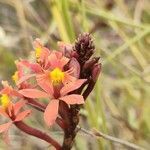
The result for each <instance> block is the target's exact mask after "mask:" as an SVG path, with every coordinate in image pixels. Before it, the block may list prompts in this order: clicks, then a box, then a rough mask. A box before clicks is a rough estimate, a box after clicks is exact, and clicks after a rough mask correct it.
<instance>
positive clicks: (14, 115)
mask: <svg viewBox="0 0 150 150" xmlns="http://www.w3.org/2000/svg"><path fill="white" fill-rule="evenodd" d="M0 102H1V106H0V115H2V116H4V117H6V118H7V119H10V120H11V121H10V122H7V123H4V124H2V125H0V133H3V132H4V133H6V132H7V131H8V129H9V128H10V126H11V125H12V124H13V123H15V122H19V121H21V120H23V119H24V118H25V117H27V116H28V115H29V114H30V113H31V111H30V110H25V111H22V112H20V110H21V108H22V107H23V106H24V105H25V104H26V102H25V101H22V100H20V101H18V102H16V103H15V104H13V103H12V101H11V100H10V92H9V91H7V92H6V90H2V91H1V97H0Z"/></svg>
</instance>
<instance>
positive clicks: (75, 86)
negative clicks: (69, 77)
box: [60, 79, 86, 95]
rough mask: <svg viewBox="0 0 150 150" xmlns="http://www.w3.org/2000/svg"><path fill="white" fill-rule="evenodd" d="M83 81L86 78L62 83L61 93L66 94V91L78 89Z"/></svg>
mask: <svg viewBox="0 0 150 150" xmlns="http://www.w3.org/2000/svg"><path fill="white" fill-rule="evenodd" d="M85 81H86V79H79V80H76V81H74V82H70V83H68V84H66V85H64V87H63V88H62V89H61V91H60V93H61V95H66V94H67V93H69V92H71V91H74V90H76V89H78V88H79V87H80V86H81V85H82V84H83V83H84V82H85Z"/></svg>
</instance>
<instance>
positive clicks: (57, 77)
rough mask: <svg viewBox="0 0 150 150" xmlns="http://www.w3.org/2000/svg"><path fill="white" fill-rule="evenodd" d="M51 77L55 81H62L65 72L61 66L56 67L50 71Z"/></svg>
mask: <svg viewBox="0 0 150 150" xmlns="http://www.w3.org/2000/svg"><path fill="white" fill-rule="evenodd" d="M50 78H51V80H52V81H53V83H54V84H55V83H56V84H57V83H60V82H61V81H62V80H63V79H64V72H62V71H61V70H60V69H59V68H55V69H54V70H53V71H51V72H50Z"/></svg>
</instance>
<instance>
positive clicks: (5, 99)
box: [0, 94, 10, 109]
mask: <svg viewBox="0 0 150 150" xmlns="http://www.w3.org/2000/svg"><path fill="white" fill-rule="evenodd" d="M0 102H1V106H2V107H3V108H4V109H6V108H7V107H8V105H9V104H10V99H9V97H8V95H7V94H2V96H1V97H0Z"/></svg>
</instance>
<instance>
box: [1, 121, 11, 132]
mask: <svg viewBox="0 0 150 150" xmlns="http://www.w3.org/2000/svg"><path fill="white" fill-rule="evenodd" d="M11 124H12V122H8V123H5V124H2V125H0V133H2V132H5V131H7V130H8V129H9V127H10V126H11Z"/></svg>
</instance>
